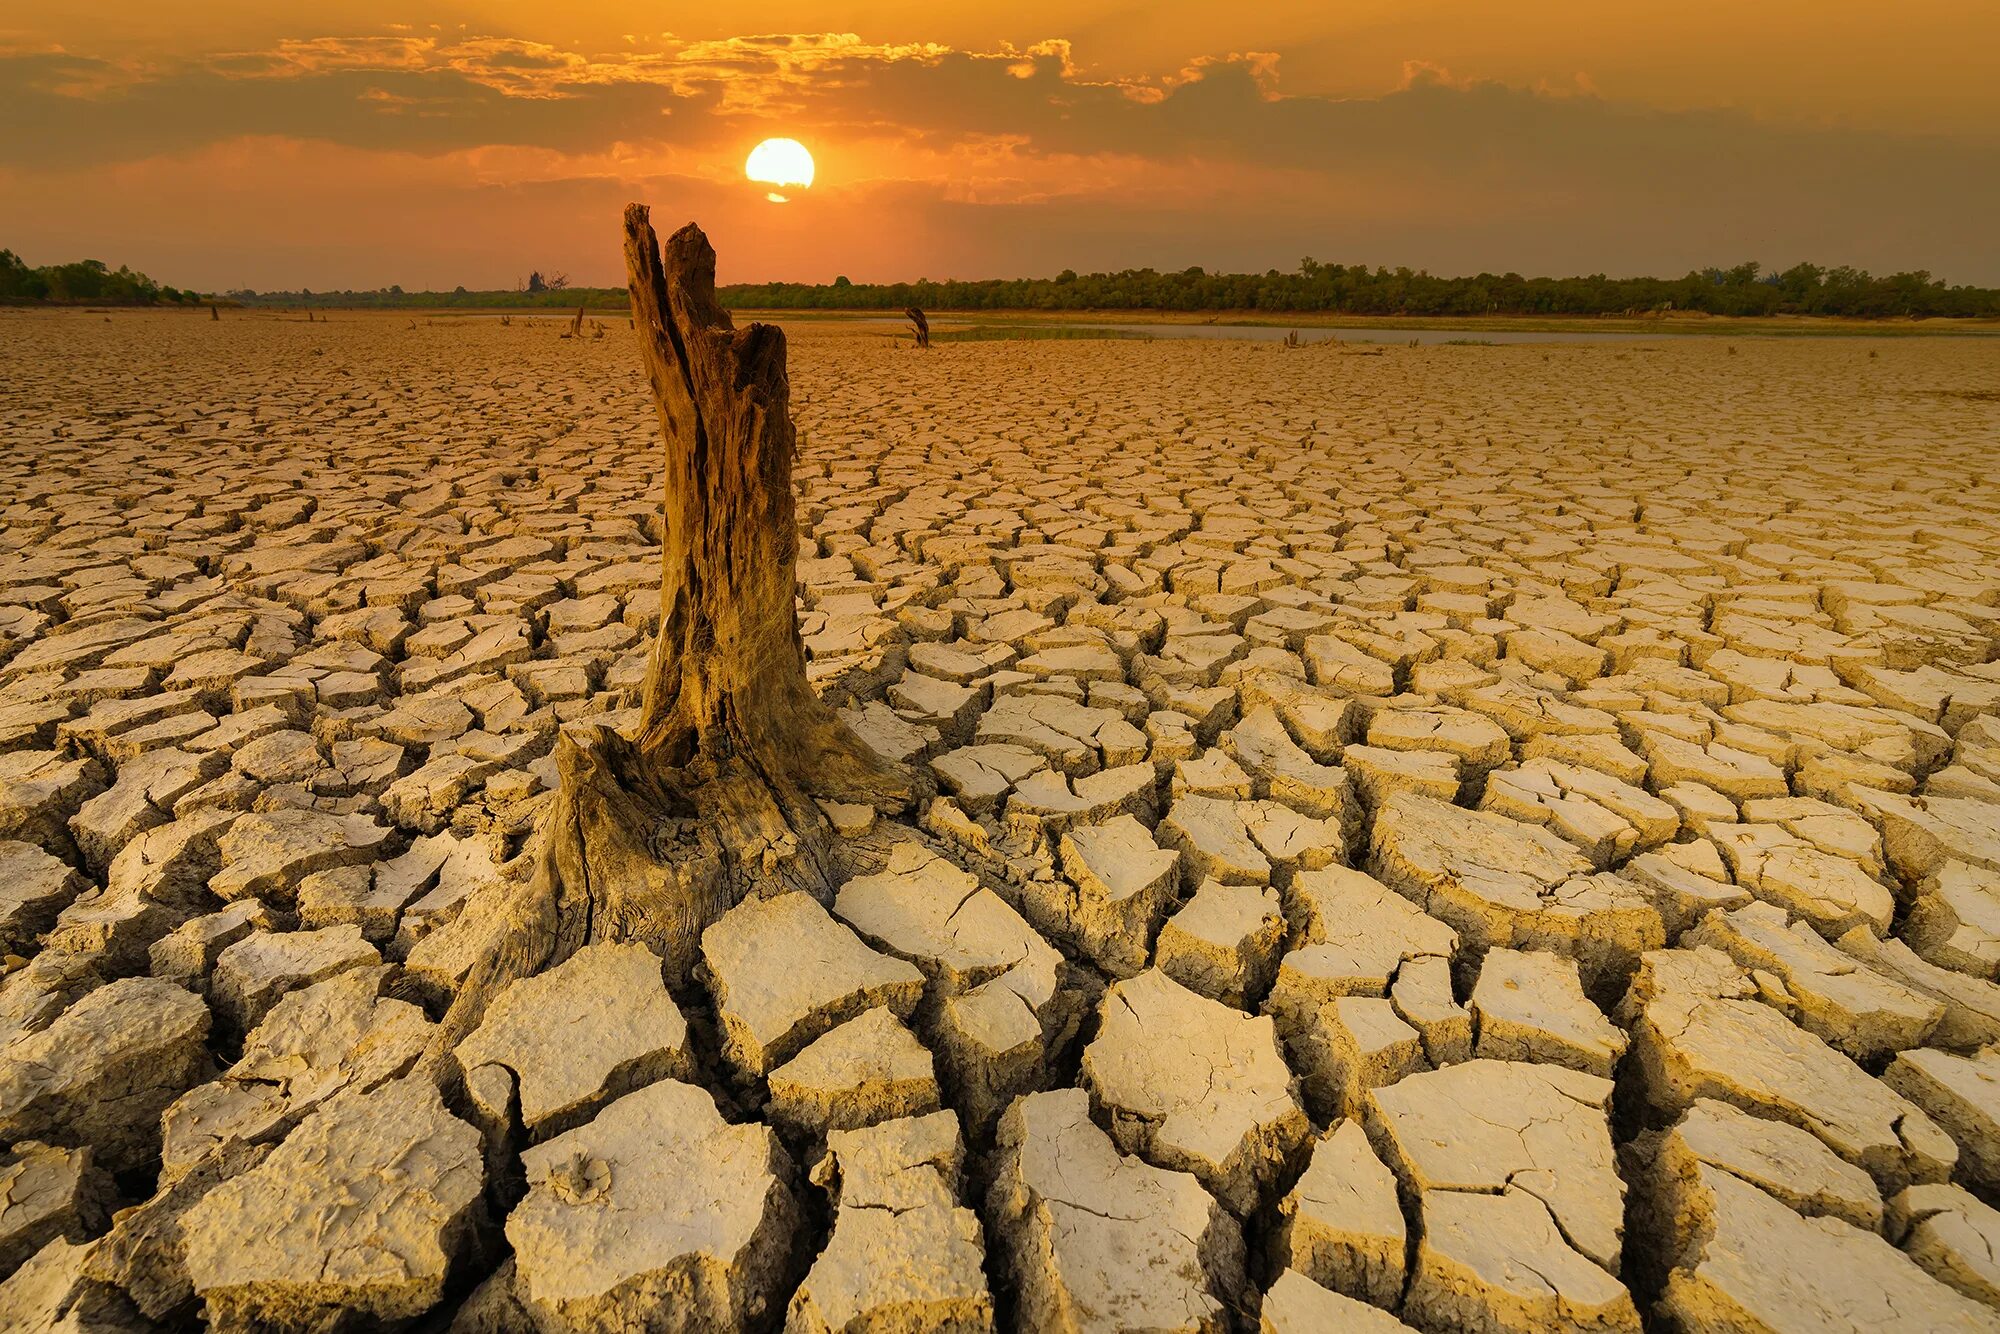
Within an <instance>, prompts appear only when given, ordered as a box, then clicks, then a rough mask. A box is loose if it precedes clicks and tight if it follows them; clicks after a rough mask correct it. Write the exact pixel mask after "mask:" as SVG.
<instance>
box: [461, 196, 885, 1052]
mask: <svg viewBox="0 0 2000 1334" xmlns="http://www.w3.org/2000/svg"><path fill="white" fill-rule="evenodd" d="M625 264H626V272H627V274H628V276H629V279H630V285H631V293H632V316H633V325H634V327H635V328H636V329H637V330H638V334H639V344H640V349H641V353H642V355H643V356H644V359H645V363H646V374H647V378H648V379H649V380H650V381H651V382H652V389H653V398H654V401H655V402H656V403H657V405H658V407H659V413H660V426H661V429H662V431H663V432H664V434H665V436H666V479H665V480H666V485H665V491H666V514H665V518H666V524H665V540H664V551H663V553H662V570H661V581H660V628H659V633H658V635H657V636H656V637H655V638H654V641H653V649H652V657H651V660H650V662H649V663H648V665H647V672H646V684H645V694H644V699H643V703H642V705H641V708H640V720H639V723H638V725H637V726H636V727H635V728H633V729H631V730H630V731H629V732H627V733H624V734H621V733H618V732H614V731H612V730H611V729H610V728H608V727H598V728H596V729H593V730H587V731H582V732H579V731H578V730H577V729H569V730H566V731H565V733H564V734H563V735H562V736H561V737H560V738H559V739H558V741H557V743H556V766H557V770H558V773H559V775H560V785H559V787H558V789H557V792H556V794H555V797H554V799H553V801H552V803H551V805H550V807H549V809H548V810H547V812H546V813H545V815H544V819H543V823H542V826H541V828H540V830H539V832H538V834H537V837H538V839H539V859H538V863H537V866H536V870H535V873H534V876H533V879H532V880H531V881H530V882H529V883H527V884H525V885H524V886H522V888H521V890H520V891H518V892H517V894H516V895H515V897H514V900H513V902H512V903H511V905H510V911H509V915H508V917H507V920H506V921H505V924H504V926H502V927H501V928H500V929H499V932H498V937H497V939H496V940H495V941H494V942H493V945H492V948H491V950H490V952H489V953H488V954H487V956H486V957H485V958H484V959H483V960H482V962H481V963H480V965H479V966H478V968H476V969H475V971H474V972H473V974H472V975H471V976H470V977H469V978H468V979H467V981H466V984H465V985H464V986H463V987H462V988H461V989H460V991H459V994H458V997H457V999H456V1000H455V1001H454V1002H453V1005H452V1008H451V1012H450V1013H449V1014H448V1015H447V1016H446V1020H445V1023H444V1025H443V1027H442V1031H441V1032H440V1034H439V1040H438V1043H437V1044H436V1045H435V1046H434V1049H433V1050H434V1052H435V1051H439V1050H449V1049H450V1047H452V1046H455V1045H456V1044H457V1042H458V1040H459V1038H460V1037H462V1036H463V1035H464V1034H465V1033H467V1032H469V1031H470V1030H471V1028H472V1027H474V1026H475V1025H477V1023H478V1021H479V1017H480V1015H481V1014H483V1013H484V1010H485V1007H486V1003H487V1001H488V1000H489V999H490V998H491V997H492V995H493V994H494V993H495V992H496V991H497V990H498V989H499V988H501V987H503V986H505V985H506V984H507V983H508V982H511V981H513V980H514V979H515V978H518V977H524V976H527V975H529V974H531V973H535V972H538V971H540V970H542V969H544V968H547V967H550V966H553V965H554V964H555V963H558V962H560V961H561V960H562V959H564V958H566V957H568V956H569V955H570V954H571V953H573V952H575V951H576V950H577V949H579V948H580V947H582V946H583V945H585V944H588V943H591V942H593V941H599V940H639V941H643V942H645V943H646V944H648V945H650V946H652V947H653V948H654V949H655V950H656V951H657V952H658V953H660V955H661V956H662V957H663V958H664V959H665V960H666V961H667V964H668V969H669V975H670V976H680V977H685V976H686V975H687V970H688V969H689V968H690V967H691V966H692V965H693V963H694V961H695V958H696V951H697V948H698V946H699V943H700V938H701V932H702V930H703V928H705V927H706V926H708V925H709V923H711V922H713V921H714V920H715V919H716V918H717V917H719V916H721V915H722V913H724V912H725V911H727V910H728V909H729V908H730V907H732V906H734V905H735V904H736V903H738V902H739V901H741V900H742V899H743V898H745V897H747V896H748V895H751V894H753V893H764V894H768V893H779V892H783V891H785V890H790V889H803V890H806V891H808V892H811V893H813V894H815V895H817V896H819V897H821V898H822V899H825V898H827V897H829V896H830V895H831V894H832V892H833V891H834V890H835V889H836V888H838V886H839V884H840V883H841V881H842V880H844V879H845V877H846V874H847V865H846V859H845V849H844V847H843V844H842V840H841V839H840V838H839V836H838V835H836V834H835V833H834V831H833V828H832V826H831V825H830V824H829V822H828V821H827V818H826V815H825V813H824V812H823V811H822V810H821V808H820V806H819V804H818V802H817V801H816V800H815V799H816V798H820V799H826V800H832V801H843V802H852V803H858V804H865V805H870V806H873V807H875V808H877V809H878V810H882V811H896V810H900V809H902V808H903V806H904V805H906V804H907V802H908V800H909V796H910V789H909V779H908V776H907V775H906V774H904V773H903V772H902V771H900V770H899V769H897V768H896V767H895V766H892V765H890V764H888V763H886V762H885V761H883V760H882V759H880V758H879V757H878V756H876V755H875V754H874V753H873V752H872V751H870V750H869V749H868V747H867V746H866V745H864V744H863V743H862V741H861V740H860V739H859V738H858V737H856V736H855V735H854V733H853V732H852V731H850V730H849V729H848V728H847V726H846V725H845V724H843V723H842V722H841V721H840V719H839V718H838V717H836V716H835V715H834V713H833V711H832V710H831V709H830V708H828V707H827V706H826V705H825V704H823V703H821V702H820V700H819V698H818V696H817V695H815V694H814V693H813V690H812V687H811V685H810V684H808V682H807V680H806V672H805V649H804V645H803V643H802V642H801V640H800V637H799V628H798V615H797V611H796V609H795V606H794V603H793V583H794V574H793V565H794V563H795V561H796V558H797V556H798V528H797V525H796V522H795V519H794V508H793V494H792V456H793V452H794V449H795V445H796V437H795V433H794V431H793V427H792V420H791V415H790V411H789V407H788V401H789V397H790V385H789V382H788V381H787V379H786V376H785V336H784V334H783V333H782V332H781V331H780V330H778V329H777V328H775V327H774V326H771V325H766V324H752V325H750V326H749V327H748V328H745V329H740V330H739V329H737V328H735V327H734V326H733V325H732V323H731V321H730V318H729V315H728V313H727V312H726V311H724V310H723V308H722V306H721V305H720V304H719V303H718V302H717V300H716V297H715V252H714V250H713V249H711V248H710V246H709V243H708V238H707V237H706V236H704V235H703V234H702V232H701V229H700V228H698V227H696V226H694V225H693V224H689V225H688V226H686V227H683V228H681V229H680V231H678V232H676V233H675V234H674V235H673V236H672V237H670V238H669V239H668V241H667V244H666V247H665V250H664V252H662V250H661V248H660V246H659V243H658V240H657V238H656V237H655V236H654V234H653V228H652V225H651V223H650V222H649V220H648V211H647V209H646V208H645V206H643V205H639V204H633V205H630V206H628V207H627V208H626V210H625Z"/></svg>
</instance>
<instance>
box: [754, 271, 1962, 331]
mask: <svg viewBox="0 0 2000 1334" xmlns="http://www.w3.org/2000/svg"><path fill="white" fill-rule="evenodd" d="M723 301H724V303H725V304H727V305H735V306H746V307H752V308H758V309H774V310H885V309H886V310H896V309H901V308H902V307H905V306H920V307H923V308H924V309H927V310H1164V311H1200V310H1268V311H1281V312H1286V313H1297V312H1314V311H1318V312H1327V313H1331V314H1341V315H1447V316H1449V315H1460V316H1464V315H1650V314H1666V313H1670V312H1673V311H1696V312H1700V313H1702V314H1708V315H1740V316H1772V315H1839V316H1850V317H1856V318H1861V319H1888V318H1897V317H1903V318H1908V317H1917V318H1925V317H1946V316H1949V317H1956V318H1981V317H1995V316H2000V290H1996V289H1993V288H1982V287H1953V286H1948V285H1946V284H1945V283H1944V282H1942V281H1940V280H1938V279H1936V278H1933V277H1932V276H1931V275H1930V274H1929V273H1926V272H1923V271H1921V270H1919V271H1916V272H1912V273H1893V274H1888V275H1886V276H1882V277H1877V276H1876V275H1874V274H1871V273H1868V272H1866V271H1865V270H1861V269H1855V268H1847V267H1836V268H1824V267H1821V266H1820V265H1817V264H1797V265H1794V266H1793V267H1791V268H1789V269H1785V270H1783V271H1781V272H1771V273H1767V272H1765V271H1764V270H1763V268H1762V267H1761V266H1760V265H1757V264H1754V263H1752V264H1739V265H1737V266H1735V267H1734V268H1729V269H1713V268H1711V269H1699V270H1696V271H1694V272H1692V273H1689V274H1688V275H1686V276H1685V277H1682V278H1610V277H1607V276H1605V275H1604V274H1601V273H1598V274H1592V275H1590V276H1588V277H1579V278H1524V277H1522V276H1521V275H1520V274H1518V273H1499V274H1495V273H1480V274H1475V275H1473V276H1471V277H1464V278H1447V277H1440V276H1438V275H1436V274H1432V273H1428V272H1425V271H1424V270H1421V269H1408V268H1399V269H1388V268H1380V267H1377V268H1370V267H1368V266H1367V265H1365V264H1356V265H1345V264H1322V263H1320V262H1319V261H1318V260H1315V259H1311V258H1308V259H1305V260H1303V261H1301V262H1300V264H1299V267H1298V269H1297V270H1296V271H1295V272H1291V273H1282V272H1280V271H1279V270H1277V269H1271V270H1269V271H1268V272H1266V273H1263V274H1252V273H1209V272H1207V271H1205V270H1203V269H1201V268H1189V269H1182V270H1180V271H1179V272H1175V273H1163V272H1160V271H1158V270H1156V269H1125V270H1122V271H1120V272H1117V273H1087V274H1078V273H1077V272H1075V271H1074V270H1071V269H1065V270H1063V272H1061V273H1059V274H1057V275H1056V276H1055V277H1054V278H1019V279H988V280H984V281H978V282H928V281H924V280H918V281H917V282H913V283H850V282H848V281H847V280H846V279H843V278H836V279H835V280H834V281H833V282H832V283H831V284H826V285H818V284H811V283H755V284H748V283H745V284H737V285H734V286H731V287H728V288H725V289H724V291H723Z"/></svg>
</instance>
